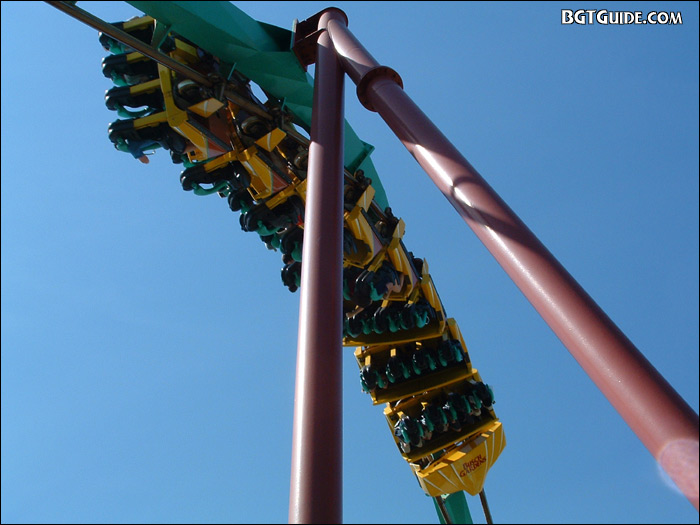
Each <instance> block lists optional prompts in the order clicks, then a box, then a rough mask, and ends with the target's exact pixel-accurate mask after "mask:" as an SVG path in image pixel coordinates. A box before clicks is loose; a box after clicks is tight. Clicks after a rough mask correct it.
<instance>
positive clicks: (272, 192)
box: [99, 16, 505, 497]
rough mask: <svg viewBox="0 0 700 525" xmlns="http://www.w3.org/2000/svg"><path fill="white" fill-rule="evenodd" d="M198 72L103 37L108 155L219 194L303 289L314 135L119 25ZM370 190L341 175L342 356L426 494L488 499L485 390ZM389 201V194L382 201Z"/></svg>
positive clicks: (188, 54) (244, 84)
mask: <svg viewBox="0 0 700 525" xmlns="http://www.w3.org/2000/svg"><path fill="white" fill-rule="evenodd" d="M114 25H115V26H116V27H117V28H119V29H121V30H122V31H124V32H126V33H128V34H130V35H132V36H133V37H135V38H137V39H138V40H140V41H142V42H144V43H145V44H150V43H151V42H153V41H156V40H160V44H159V45H158V48H159V49H160V51H161V52H163V53H166V54H167V55H168V56H169V57H170V58H171V59H173V60H175V61H177V62H178V63H180V64H182V65H183V66H186V68H189V69H190V70H193V71H196V72H197V73H198V74H200V75H201V78H206V79H208V80H210V81H209V82H207V85H205V84H203V83H199V82H196V81H195V80H192V79H191V78H187V77H186V76H184V75H182V74H181V73H178V72H176V71H174V70H173V69H171V68H168V67H166V66H165V65H163V64H160V63H157V62H156V61H154V60H153V59H152V58H149V57H148V56H146V55H144V54H142V53H140V52H138V51H136V50H134V49H133V48H130V47H129V46H127V45H125V44H123V43H121V42H119V41H117V40H115V39H114V38H112V37H111V36H109V35H107V34H105V33H100V35H99V41H100V43H101V44H102V46H103V47H104V49H105V50H106V51H109V55H108V56H106V57H105V58H104V60H103V62H102V72H103V74H104V76H105V77H107V78H109V79H111V80H112V82H113V83H114V84H115V86H114V87H113V88H111V89H109V90H108V91H107V92H106V94H105V104H106V107H107V108H108V109H109V110H112V111H115V112H116V113H117V115H118V116H119V117H120V118H119V119H117V120H115V121H114V122H112V123H111V124H110V125H109V128H108V136H109V139H110V140H111V142H112V143H113V144H114V146H115V148H116V149H117V150H119V151H122V152H126V153H129V154H131V155H132V156H133V157H134V158H135V159H139V160H141V161H142V162H148V157H147V156H146V152H148V151H151V150H155V149H163V150H165V151H167V152H168V154H169V155H170V157H171V159H172V161H173V163H175V164H180V165H182V167H183V168H184V169H183V170H182V172H181V174H180V183H181V184H182V188H183V190H185V191H191V192H192V193H194V194H195V195H214V194H216V195H218V196H219V197H220V198H223V199H225V200H226V202H227V204H228V206H229V208H230V209H231V211H232V212H234V213H238V214H239V221H240V226H241V228H242V229H243V231H246V232H250V233H255V234H257V235H258V236H259V238H260V240H261V241H262V243H263V244H264V245H265V246H266V247H267V249H269V250H271V251H276V252H279V253H281V259H282V269H281V281H282V283H283V285H284V286H285V287H286V288H287V289H288V290H289V291H291V292H295V291H296V290H297V289H298V287H299V284H300V276H301V265H302V263H303V261H302V257H301V254H302V246H303V242H304V205H305V199H306V170H307V160H308V151H309V139H308V138H307V134H308V131H309V129H308V125H307V124H306V123H305V122H304V121H302V120H301V119H299V118H298V117H297V116H295V115H294V114H293V112H291V111H289V110H288V108H287V107H285V101H284V99H280V98H279V97H276V96H274V95H272V94H271V93H269V92H267V91H265V90H264V89H262V92H263V93H264V94H265V96H266V97H267V100H266V101H265V102H262V101H261V100H260V99H259V97H258V96H256V94H255V93H254V86H255V83H254V82H253V81H252V80H251V79H249V78H246V77H245V76H244V75H243V74H241V73H240V72H239V71H228V72H227V71H224V70H223V69H224V67H225V66H224V63H223V61H222V60H220V59H219V58H218V57H217V56H215V55H213V54H212V53H210V52H209V51H207V50H206V49H204V48H202V47H200V46H198V45H197V44H196V43H194V42H193V41H191V40H188V39H187V38H185V37H183V36H181V35H178V34H176V33H174V32H167V33H163V34H159V29H158V24H157V22H156V20H155V19H154V18H153V17H151V16H142V17H139V18H135V19H132V20H129V21H126V22H121V23H118V24H114ZM377 184H378V181H376V180H373V179H372V177H369V176H367V175H366V174H365V172H364V171H363V170H362V169H351V168H348V166H347V165H346V168H345V171H344V231H343V312H344V327H343V346H346V347H356V350H355V357H356V360H357V363H358V368H359V376H360V384H361V387H362V389H363V390H364V391H365V392H366V393H367V394H368V395H369V396H370V398H371V400H372V402H373V404H375V405H384V415H385V417H386V420H387V423H388V425H389V428H390V431H391V433H392V436H393V439H394V441H395V442H396V446H397V450H398V451H399V453H400V454H401V455H402V456H403V458H404V459H405V460H406V461H407V462H408V464H409V465H410V467H411V469H412V471H413V472H414V474H415V475H416V477H417V478H418V481H419V483H420V485H421V487H422V488H423V490H424V491H425V492H426V494H428V495H430V496H433V497H437V496H441V495H446V494H453V493H456V492H459V491H462V490H465V491H467V492H468V493H470V494H472V495H476V494H479V493H480V492H481V491H482V490H483V485H484V481H485V477H486V473H487V472H488V470H489V469H490V467H491V466H492V465H493V464H494V462H495V461H496V459H497V458H498V456H499V455H500V453H501V451H502V449H503V447H504V446H505V437H504V433H503V428H502V425H501V423H500V421H499V420H498V418H497V416H496V414H495V412H494V408H493V404H494V402H495V400H494V394H493V391H492V389H491V387H490V386H489V385H488V384H486V383H484V382H483V380H482V378H481V376H480V375H479V373H478V370H477V369H476V368H474V367H473V366H472V362H471V358H470V356H469V353H468V351H467V346H466V344H465V342H464V339H463V337H462V334H461V332H460V330H459V327H458V325H457V322H456V321H455V320H454V319H451V318H449V317H447V315H446V313H445V308H444V306H443V304H442V302H441V300H440V297H439V295H438V293H437V290H436V289H435V285H434V283H433V280H432V278H431V276H430V273H429V269H428V263H427V261H426V260H425V259H423V258H419V257H417V256H415V255H414V254H413V253H412V252H410V251H408V250H407V248H406V246H405V245H404V242H403V235H404V232H405V224H404V221H403V220H402V219H400V218H398V217H396V216H395V215H394V213H393V211H392V209H391V208H390V207H388V206H384V205H382V204H381V201H383V199H381V200H380V199H378V198H377V189H376V188H377ZM380 193H381V194H382V195H383V189H382V190H381V192H380Z"/></svg>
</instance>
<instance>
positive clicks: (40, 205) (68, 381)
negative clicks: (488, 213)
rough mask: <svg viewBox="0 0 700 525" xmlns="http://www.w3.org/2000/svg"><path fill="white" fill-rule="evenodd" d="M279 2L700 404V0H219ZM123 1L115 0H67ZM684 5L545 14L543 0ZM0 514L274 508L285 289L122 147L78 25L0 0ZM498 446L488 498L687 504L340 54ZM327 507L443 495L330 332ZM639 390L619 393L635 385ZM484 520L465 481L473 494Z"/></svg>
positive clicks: (620, 518)
mask: <svg viewBox="0 0 700 525" xmlns="http://www.w3.org/2000/svg"><path fill="white" fill-rule="evenodd" d="M235 4H236V5H238V6H239V7H240V8H241V9H243V10H244V11H245V12H246V13H248V14H249V15H251V16H252V17H253V18H256V19H258V20H261V21H264V22H268V23H271V24H274V25H277V26H280V27H284V28H287V29H291V28H292V24H293V21H294V19H295V18H297V19H300V20H303V19H305V18H307V17H309V16H311V15H313V14H315V13H317V12H318V11H320V10H321V9H323V8H325V7H328V6H331V5H334V6H337V7H339V8H341V9H343V10H344V11H345V12H346V14H347V15H348V18H349V20H350V25H349V27H350V29H351V30H352V31H353V32H354V33H355V35H356V36H357V37H358V38H359V39H360V41H362V42H363V43H364V45H365V46H366V47H367V49H368V50H369V51H370V52H371V53H372V54H373V56H374V57H375V58H376V59H377V60H378V61H379V62H381V63H382V64H386V65H388V66H390V67H393V68H394V69H396V70H397V71H398V72H399V73H400V74H401V76H402V78H403V81H404V87H405V91H406V92H407V93H408V95H409V96H410V97H411V98H413V100H414V101H415V102H416V103H417V104H418V105H419V106H420V107H421V108H422V109H423V110H424V112H425V113H426V114H427V115H428V116H429V117H430V118H431V119H432V120H433V122H435V124H436V125H437V126H438V127H440V128H441V129H442V131H443V132H444V133H445V135H446V136H447V137H448V138H449V139H450V140H451V141H452V142H453V143H454V144H455V146H457V148H459V149H460V151H461V152H462V153H463V154H464V156H465V157H466V158H467V159H469V161H470V162H471V163H472V165H473V166H474V167H475V168H476V169H477V170H478V171H479V172H480V173H481V174H482V175H483V176H484V178H485V179H486V180H487V181H488V182H489V184H490V185H491V186H492V187H493V188H494V189H495V190H496V191H497V192H498V193H499V194H500V195H501V197H503V199H504V200H505V201H506V202H507V203H508V204H509V206H510V207H511V208H512V209H513V210H514V211H515V213H517V214H518V215H519V216H520V218H521V219H523V221H524V222H525V223H526V224H527V225H528V226H529V227H530V229H531V230H532V231H533V232H534V233H535V234H536V235H537V236H538V237H539V239H540V240H541V241H542V242H543V243H544V244H545V245H546V246H547V247H548V248H549V249H550V251H551V252H552V253H553V254H554V255H555V256H556V257H557V258H558V259H559V261H560V262H561V263H562V264H563V265H564V266H565V267H566V268H567V269H568V270H569V272H570V273H571V274H572V275H573V276H574V277H575V278H576V279H577V280H578V282H579V283H580V284H581V285H582V286H583V287H584V288H585V289H586V291H587V292H588V293H589V294H590V295H591V296H592V297H593V298H594V299H595V300H596V302H597V303H598V304H599V305H600V306H601V307H602V308H603V310H604V311H605V312H606V313H607V314H608V315H609V316H610V317H611V318H612V320H613V321H614V322H615V323H616V324H617V325H618V326H619V327H620V329H621V330H622V331H623V332H624V333H625V334H626V335H627V336H628V337H629V338H630V339H631V341H632V342H633V343H634V344H635V345H636V346H637V347H638V348H639V349H640V351H641V352H642V353H643V354H644V355H645V356H646V357H647V358H648V359H649V360H650V362H651V363H652V364H653V365H654V366H655V367H656V368H657V369H658V370H659V372H660V373H661V374H662V375H663V376H664V377H665V378H666V379H667V380H668V381H669V383H670V384H671V385H673V387H674V388H675V389H676V390H677V391H678V393H679V394H680V395H681V396H682V397H683V398H684V399H685V400H686V401H687V402H688V403H689V404H690V405H691V406H692V408H693V409H694V410H695V411H696V412H697V411H698V346H699V342H698V171H699V170H698V142H699V141H698V4H697V3H695V2H690V3H675V2H654V3H639V2H628V3H624V4H615V3H602V2H594V3H587V2H579V3H574V4H572V3H571V2H566V3H562V2H547V3H532V4H530V3H524V2H522V3H514V4H509V3H501V2H498V3H493V4H486V3H467V2H336V3H334V4H328V3H325V2H235ZM78 5H79V6H81V7H83V8H84V9H87V10H88V11H90V12H93V13H95V14H97V15H98V16H100V17H102V18H103V19H105V20H107V21H110V22H116V21H122V20H126V19H128V18H130V17H131V16H133V15H135V14H138V13H139V12H138V11H137V10H135V9H134V8H132V7H131V6H129V5H128V4H126V3H125V2H79V3H78ZM562 8H574V9H578V8H580V9H596V8H605V9H609V10H616V9H622V10H630V11H634V10H640V11H643V12H644V13H647V12H648V11H651V10H665V11H680V12H681V13H682V20H683V25H677V26H661V25H658V26H650V25H647V26H602V25H562V24H561V9H562ZM1 38H2V46H1V49H2V76H1V80H2V90H1V95H2V114H1V118H2V128H1V129H2V192H1V195H2V206H1V209H2V265H1V269H2V309H1V310H2V381H1V385H2V425H1V431H2V458H1V468H2V502H1V509H2V522H3V523H32V522H35V523H42V522H43V523H48V522H51V523H72V522H75V523H92V522H113V523H119V522H121V523H138V522H150V523H186V522H201V523H229V522H230V523H286V522H287V513H288V499H289V480H290V454H291V435H292V408H293V394H294V370H295V363H296V344H297V323H298V302H299V294H298V292H297V293H295V294H292V293H290V292H289V291H288V290H287V289H286V288H285V287H284V286H283V285H282V282H281V279H280V273H279V272H280V268H281V266H282V262H281V257H280V254H279V253H273V252H270V251H268V250H267V249H266V248H265V246H264V245H263V244H262V243H261V242H260V240H259V239H258V238H257V236H256V235H254V234H251V233H244V232H243V231H241V229H240V226H239V222H238V215H237V214H233V213H232V212H231V211H230V210H229V209H228V206H227V205H226V202H225V201H224V200H221V199H219V198H218V197H216V196H208V197H198V196H195V195H193V194H192V193H191V192H184V191H183V190H182V188H181V186H180V183H179V174H180V171H181V169H182V168H181V167H180V166H176V165H174V164H172V163H171V162H170V159H169V157H168V155H167V154H165V152H163V151H162V150H160V151H158V152H156V154H155V155H153V156H152V157H151V162H150V164H148V165H143V164H141V163H139V162H138V161H136V160H134V159H133V158H131V157H130V156H129V155H128V154H125V153H120V152H118V151H116V150H115V149H114V148H113V146H112V144H111V143H110V141H109V140H108V138H107V125H108V124H109V123H110V122H111V121H113V120H116V119H117V116H116V114H115V113H113V112H110V111H109V110H107V108H106V107H105V106H104V98H103V95H104V92H105V91H106V90H107V89H109V88H110V87H111V86H112V84H111V82H110V81H109V80H108V79H106V78H105V77H104V76H103V75H102V72H101V70H100V61H101V59H102V57H103V56H104V55H105V54H106V53H105V51H104V50H103V49H102V47H101V46H100V44H99V43H98V40H97V32H96V31H95V30H93V29H91V28H89V27H87V26H85V25H83V24H82V23H80V22H78V21H77V20H74V19H72V18H70V17H69V16H67V15H66V14H63V13H61V12H60V11H58V10H57V9H55V8H53V7H51V6H49V5H48V4H46V3H44V2H2V32H1ZM346 115H347V118H348V121H349V122H350V123H351V125H352V126H353V128H354V130H355V131H356V132H357V134H358V135H359V136H360V138H362V139H363V140H365V141H366V142H369V143H370V144H373V145H374V146H375V147H376V150H375V152H374V153H373V154H372V158H373V159H374V163H375V166H376V168H377V171H378V173H379V174H380V176H381V180H382V182H383V184H384V186H385V188H386V192H387V195H388V198H389V203H390V205H391V206H392V209H393V211H394V213H395V215H396V216H398V217H401V218H403V219H404V221H405V223H406V234H405V237H404V241H405V243H406V246H407V248H408V249H409V250H411V251H413V252H414V253H415V254H416V255H417V256H419V257H423V258H425V259H426V260H427V261H428V263H429V267H430V273H431V275H432V277H433V280H434V282H435V284H436V287H437V290H438V293H439V294H440V297H441V299H442V302H443V305H444V307H445V311H446V313H447V315H448V316H450V317H454V318H455V319H456V320H457V322H458V324H459V326H460V328H461V330H462V333H463V335H464V339H465V341H466V344H467V346H468V349H469V353H470V356H471V359H472V363H473V365H474V367H475V368H477V369H478V370H479V373H480V374H481V376H482V378H483V379H484V381H485V382H487V383H489V384H490V385H491V386H492V387H493V390H494V393H495V398H496V404H495V411H496V414H497V415H498V416H499V418H500V419H501V421H502V422H503V425H504V429H505V433H506V437H507V441H508V444H507V447H506V449H505V450H504V452H503V454H502V455H501V457H500V459H499V460H498V461H497V463H496V465H495V466H494V467H493V469H492V470H491V471H490V473H489V476H488V478H487V481H486V486H485V490H486V495H487V498H488V502H489V505H490V508H491V512H492V514H493V518H494V521H495V522H496V523H697V520H698V513H697V511H696V510H695V509H694V508H693V507H692V505H691V504H690V503H689V502H688V501H687V500H686V499H685V497H683V496H682V495H680V494H679V493H678V492H677V491H676V490H674V489H673V488H671V487H669V485H668V483H667V482H666V481H665V480H664V477H663V476H662V475H660V474H659V472H658V470H657V466H656V464H655V461H654V459H653V458H652V456H651V454H650V453H649V452H648V451H647V450H646V448H645V447H644V446H643V445H642V443H641V441H640V440H639V439H638V438H637V436H636V435H635V434H634V433H633V432H632V431H631V430H630V428H629V427H628V426H627V424H626V423H625V422H624V421H623V420H622V419H621V418H620V416H619V415H618V414H617V412H616V411H615V409H614V408H612V406H611V405H610V403H609V402H608V401H607V400H606V398H605V397H604V396H603V395H602V394H601V392H600V391H599V390H598V388H597V387H596V386H595V385H594V383H593V382H592V381H591V379H590V378H589V377H588V376H587V375H586V373H585V372H584V371H583V370H582V369H581V368H580V366H579V365H578V364H577V363H576V361H575V360H574V359H573V358H572V356H571V355H570V354H569V353H568V351H567V350H566V348H565V347H564V346H563V345H562V343H561V342H560V341H559V340H558V338H557V337H556V336H555V335H554V333H553V332H552V331H551V329H550V328H549V327H548V326H547V325H546V323H545V322H544V321H543V320H542V319H541V317H540V316H539V314H538V313H537V312H536V311H535V310H534V308H533V307H532V306H531V305H530V303H529V302H528V301H527V300H526V299H525V298H524V296H523V295H522V293H521V292H520V291H519V290H518V288H517V287H516V286H515V285H514V284H513V282H512V281H511V280H510V278H509V277H508V276H507V275H506V273H505V272H504V271H503V269H502V268H501V267H500V266H499V265H498V263H497V262H496V261H495V259H494V258H493V257H492V256H491V255H490V253H489V252H488V251H487V250H486V248H485V247H484V246H483V245H482V244H481V243H480V241H479V240H478V239H477V237H476V236H475V235H474V233H473V232H472V231H471V230H470V229H469V228H468V227H467V226H466V224H464V223H463V221H462V220H461V219H460V217H459V216H458V215H457V213H456V212H455V211H454V209H453V208H452V207H451V206H450V205H449V204H448V202H447V201H446V200H445V199H444V197H443V196H442V194H441V193H440V192H439V191H438V190H437V188H435V186H434V185H433V184H432V182H431V181H430V179H429V178H428V177H427V176H426V175H425V174H424V173H423V172H422V171H421V169H420V167H419V166H418V164H416V162H415V161H414V159H413V158H412V157H411V156H410V154H409V153H408V152H407V151H406V150H405V148H404V147H403V146H402V145H401V143H400V142H399V141H398V140H397V139H396V138H395V137H394V136H393V135H392V134H391V132H390V131H389V129H388V128H387V127H386V126H385V125H384V123H383V121H382V120H381V118H380V117H379V116H378V115H377V114H376V113H370V112H368V111H366V110H365V109H364V108H363V107H362V106H361V105H360V104H359V102H358V101H357V99H356V96H355V86H354V85H353V84H352V83H351V81H349V80H348V81H347V82H346ZM343 377H344V408H343V411H344V457H343V480H344V485H343V493H344V501H343V505H344V506H343V515H344V521H345V522H346V523H438V520H437V515H436V513H435V510H434V508H433V504H432V502H431V500H430V499H429V498H428V497H427V496H425V495H424V494H423V492H422V490H421V489H420V487H419V486H418V484H417V483H416V480H415V479H414V477H413V474H412V473H411V470H410V468H409V466H408V464H407V463H406V462H405V461H404V460H403V459H402V458H401V456H400V454H399V453H398V451H397V449H396V446H395V444H394V442H393V439H392V436H391V432H390V429H389V427H388V425H387V423H386V420H385V419H384V416H383V414H382V407H380V406H373V405H372V403H371V401H370V398H369V396H368V395H366V394H364V393H363V392H362V391H361V388H360V381H359V374H358V367H357V364H356V362H355V359H354V356H353V349H352V348H346V349H345V357H344V374H343ZM631 401H633V400H631ZM468 501H469V505H470V508H471V511H472V515H473V517H474V520H475V522H476V523H485V518H484V515H483V512H482V510H481V506H480V503H479V498H478V497H471V496H469V497H468Z"/></svg>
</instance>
